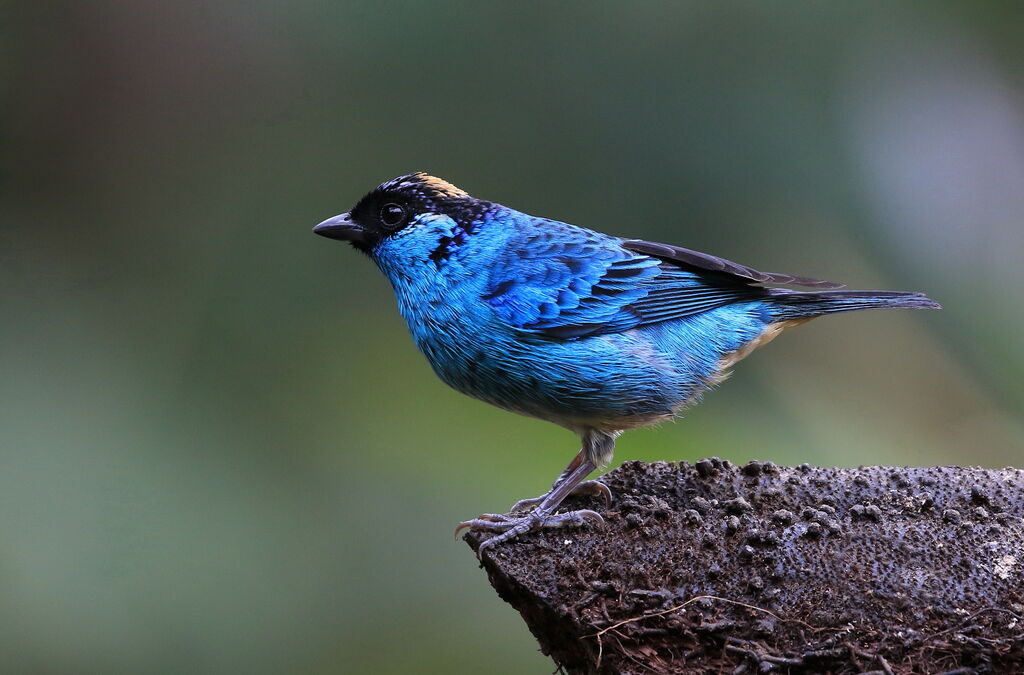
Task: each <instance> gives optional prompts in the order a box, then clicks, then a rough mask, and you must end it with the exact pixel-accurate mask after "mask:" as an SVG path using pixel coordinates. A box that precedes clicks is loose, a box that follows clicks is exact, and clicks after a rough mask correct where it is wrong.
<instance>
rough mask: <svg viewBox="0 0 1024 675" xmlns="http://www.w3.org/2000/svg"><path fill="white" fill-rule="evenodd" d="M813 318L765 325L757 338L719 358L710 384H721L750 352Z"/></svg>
mask: <svg viewBox="0 0 1024 675" xmlns="http://www.w3.org/2000/svg"><path fill="white" fill-rule="evenodd" d="M813 318H815V317H813V316H812V317H810V318H807V319H789V320H788V321H776V322H775V323H770V324H768V325H767V326H766V327H765V329H764V332H762V333H761V334H760V335H758V336H757V337H756V338H754V339H753V340H751V341H750V342H748V343H747V344H745V345H743V346H742V347H740V348H739V349H737V350H736V351H734V352H729V353H728V354H726V355H725V356H723V357H722V358H721V359H719V360H718V371H717V372H716V373H715V374H714V375H713V376H712V377H711V378H710V380H709V382H708V386H711V387H713V386H715V385H717V384H721V383H722V382H723V381H724V380H725V378H727V377H729V372H728V371H729V369H730V368H732V367H733V366H735V365H736V364H737V363H739V362H740V361H742V360H743V359H745V358H747V357H748V356H750V352H752V351H754V350H755V349H757V348H758V347H763V346H764V345H766V344H768V343H769V342H771V341H772V340H774V339H775V338H777V337H778V336H779V335H781V334H782V332H783V331H787V330H789V329H790V328H793V327H795V326H799V325H800V324H802V323H807V322H808V321H810V320H811V319H813Z"/></svg>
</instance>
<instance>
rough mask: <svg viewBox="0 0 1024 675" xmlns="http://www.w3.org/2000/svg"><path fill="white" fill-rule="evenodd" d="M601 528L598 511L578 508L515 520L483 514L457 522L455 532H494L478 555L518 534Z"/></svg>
mask: <svg viewBox="0 0 1024 675" xmlns="http://www.w3.org/2000/svg"><path fill="white" fill-rule="evenodd" d="M588 522H589V523H592V524H596V525H600V526H602V527H603V526H604V518H602V517H601V514H600V513H598V512H597V511H591V510H589V509H581V510H579V511H567V512H565V513H557V514H546V513H538V512H537V511H534V512H532V513H530V514H528V515H525V516H522V517H519V518H515V517H510V516H502V515H498V514H493V513H485V514H483V515H481V516H480V517H479V518H474V519H472V520H467V521H465V522H462V523H459V526H458V527H457V528H456V529H455V531H456V533H458V532H460V531H461V530H463V529H469V530H483V531H486V532H497V534H496V535H495V536H493V537H491V538H490V539H488V540H486V541H484V542H482V543H481V544H480V546H479V547H478V548H477V555H478V556H479V555H480V554H481V553H482V552H483V551H484V550H486V549H489V548H492V547H494V546H497V545H498V544H501V543H502V542H506V541H508V540H510V539H515V538H516V537H518V536H519V535H521V534H526V533H527V532H533V531H534V530H540V529H545V528H556V527H580V526H582V525H586V524H587V523H588Z"/></svg>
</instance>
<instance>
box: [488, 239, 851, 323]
mask: <svg viewBox="0 0 1024 675" xmlns="http://www.w3.org/2000/svg"><path fill="white" fill-rule="evenodd" d="M524 230H526V231H524V232H522V234H521V236H519V237H516V238H515V239H514V240H513V241H512V242H510V243H509V244H508V246H507V247H506V249H505V250H504V251H503V253H502V255H501V257H500V258H499V260H498V261H497V264H496V265H494V267H493V268H492V269H491V273H490V279H489V281H488V285H487V289H486V292H485V293H484V296H483V299H484V301H485V302H487V303H488V304H489V305H490V306H491V307H492V309H493V310H494V311H495V313H496V314H497V315H498V316H499V317H500V318H501V319H502V320H503V321H505V322H506V323H508V324H509V325H511V326H514V327H516V328H518V329H520V330H523V331H527V332H532V333H537V334H541V335H545V336H547V337H551V338H555V339H562V340H571V339H576V338H580V337H585V336H590V335H602V334H606V333H617V332H621V331H624V330H629V329H630V328H637V327H639V326H644V325H649V324H654V323H660V322H663V321H670V320H672V319H680V318H683V317H686V316H691V315H693V314H699V313H701V312H706V311H709V310H711V309H714V308H716V307H721V306H723V305H727V304H731V303H735V302H742V301H750V300H756V299H759V298H764V297H766V296H767V295H768V293H769V289H766V288H762V287H761V286H757V285H755V284H759V283H775V284H792V285H800V286H809V287H813V288H838V287H839V286H840V285H841V284H834V283H832V282H828V281H820V280H817V279H808V278H805V277H796V276H792V275H788V274H769V273H766V272H759V271H757V270H755V269H752V268H750V267H746V266H745V265H740V264H738V263H734V262H731V261H729V260H725V259H723V258H718V257H715V256H712V255H708V254H705V253H700V252H698V251H691V250H689V249H685V248H680V247H677V246H669V245H667V244H658V243H654V242H649V241H641V240H637V239H630V240H622V239H617V238H615V237H609V236H607V235H603V234H599V233H597V232H593V231H590V230H584V229H582V228H577V227H574V226H572V225H567V224H565V223H558V222H555V221H545V220H539V219H538V220H534V221H532V222H531V223H530V224H529V225H528V226H527V227H526V228H524Z"/></svg>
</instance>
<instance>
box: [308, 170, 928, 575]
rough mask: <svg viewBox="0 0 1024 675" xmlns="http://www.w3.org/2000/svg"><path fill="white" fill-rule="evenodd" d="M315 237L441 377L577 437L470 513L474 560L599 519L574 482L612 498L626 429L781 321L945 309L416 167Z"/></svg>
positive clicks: (651, 418) (669, 406) (684, 400)
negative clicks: (528, 206)
mask: <svg viewBox="0 0 1024 675" xmlns="http://www.w3.org/2000/svg"><path fill="white" fill-rule="evenodd" d="M313 232H314V233H316V234H318V235H322V236H324V237H328V238H331V239H336V240H341V241H346V242H349V243H351V245H352V246H353V247H355V248H356V249H357V250H359V251H361V252H362V253H364V254H366V255H367V256H369V258H370V259H371V260H372V261H373V262H374V263H375V264H376V266H377V267H378V268H379V269H380V271H381V272H383V274H384V276H385V277H387V279H388V280H389V281H390V282H391V286H392V288H393V290H394V293H395V296H396V298H397V301H398V309H399V312H400V313H401V315H402V316H403V317H404V319H405V321H406V323H407V324H408V328H409V331H410V333H411V334H412V338H413V340H414V342H415V343H416V346H417V347H418V348H419V350H420V351H421V352H422V353H423V355H424V356H425V357H426V358H427V360H428V361H429V362H430V365H431V366H432V368H433V370H434V372H435V373H436V374H437V376H438V377H439V378H440V379H441V380H442V381H443V382H445V383H446V384H448V385H449V386H451V387H452V388H454V389H456V390H457V391H459V392H462V393H463V394H467V395H469V396H472V397H474V398H477V399H479V400H482V401H485V402H487V403H490V404H492V405H495V406H497V407H499V408H503V409H505V410H508V411H511V412H515V413H519V414H521V415H526V416H530V417H535V418H539V419H542V420H547V421H549V422H553V423H555V424H557V425H559V426H561V427H564V428H566V429H569V430H570V431H572V432H575V433H576V434H577V435H579V437H580V439H581V448H580V450H579V452H578V453H577V454H576V455H575V456H574V457H573V459H572V461H571V462H570V463H569V465H568V466H567V467H566V468H565V470H564V471H563V472H562V473H561V474H560V475H559V476H558V478H557V479H556V480H555V482H554V483H553V484H552V487H551V489H550V490H549V491H548V492H546V493H544V494H543V495H541V496H539V497H536V498H531V499H523V500H520V501H519V502H517V503H516V504H514V505H513V507H512V508H511V509H510V511H509V512H508V513H506V514H501V513H484V514H481V515H480V516H478V517H476V518H472V519H470V520H466V521H464V522H462V523H460V524H459V526H458V528H456V534H458V532H460V531H461V530H470V531H476V532H480V533H481V534H482V535H488V538H487V539H485V540H483V541H482V542H481V543H480V544H479V547H478V551H477V554H478V555H481V554H482V553H483V552H484V551H485V550H487V549H490V548H493V547H495V546H497V545H499V544H502V543H503V542H506V541H509V540H512V539H514V538H517V537H520V536H522V535H525V534H527V533H530V532H533V531H536V530H539V529H541V528H559V527H569V526H584V525H587V524H591V525H594V526H601V525H603V524H604V519H603V517H602V516H601V515H600V514H599V513H598V512H596V511H593V510H590V509H581V510H575V511H565V512H559V507H560V506H561V504H562V501H563V500H564V499H565V498H566V497H568V496H569V495H574V494H589V495H595V496H599V497H602V498H603V499H604V502H605V504H606V505H607V504H610V503H611V499H612V495H611V492H610V490H609V489H608V487H607V486H605V485H604V484H603V483H601V482H600V481H597V480H587V478H588V476H589V475H590V474H591V473H593V472H594V471H596V470H598V469H602V468H605V467H606V466H607V465H608V464H610V463H611V461H612V456H613V451H614V448H615V441H616V439H617V438H618V437H619V435H620V434H622V433H623V432H624V431H627V430H629V429H634V428H637V427H643V426H647V425H652V424H657V423H659V422H664V421H666V420H671V419H673V418H675V417H677V416H678V415H679V414H680V413H681V412H682V411H683V410H684V409H686V408H687V407H689V406H691V405H693V404H694V403H696V402H698V401H699V400H700V399H701V396H702V394H703V393H704V392H706V391H707V390H709V389H712V388H714V387H715V386H716V385H718V384H720V383H721V382H722V381H723V380H724V379H725V378H726V376H727V375H728V373H729V371H730V369H731V368H732V367H733V366H734V365H735V364H736V363H737V362H739V361H740V360H742V359H744V358H745V357H747V356H748V355H749V354H750V353H751V352H752V351H753V350H755V349H757V348H758V347H761V346H763V345H765V344H766V343H768V342H769V341H771V340H773V339H774V338H775V337H777V336H778V335H779V334H780V333H782V332H783V331H786V330H788V329H790V328H793V327H795V326H797V325H800V324H802V323H805V322H807V321H810V320H811V319H814V318H817V317H819V316H824V315H828V314H837V313H840V312H849V311H855V310H862V309H900V308H902V309H940V306H939V304H938V303H936V302H935V301H933V300H931V299H929V298H928V297H926V296H925V295H923V294H921V293H909V292H896V291H856V290H845V289H844V290H840V289H842V288H843V286H844V285H843V284H838V283H834V282H830V281H823V280H820V279H813V278H809V277H802V276H795V275H791V274H776V273H770V272H760V271H758V270H756V269H754V268H752V267H748V266H746V265H742V264H740V263H736V262H732V261H730V260H726V259H725V258H720V257H718V256H714V255H710V254H707V253H701V252H699V251H694V250H691V249H687V248H682V247H680V246H673V245H670V244H664V243H659V242H654V241H647V240H643V239H627V238H620V237H616V236H612V235H608V234H603V233H601V232H598V231H595V230H591V229H587V228H585V227H580V226H577V225H573V224H570V223H565V222H560V221H557V220H551V219H548V218H541V217H536V216H531V215H528V214H526V213H523V212H521V211H517V210H515V209H512V208H509V207H506V206H502V205H501V204H498V203H495V202H490V201H486V200H483V199H476V198H474V197H472V196H471V195H470V194H469V193H467V192H466V191H464V190H462V189H460V188H458V187H456V186H454V185H452V184H451V183H449V182H447V181H445V180H443V179H440V178H437V177H434V176H431V175H428V174H426V173H422V172H416V173H410V174H407V175H404V176H399V177H398V178H395V179H393V180H390V181H387V182H384V183H382V184H380V185H379V186H377V187H376V188H375V189H373V190H372V191H370V192H369V193H368V194H366V195H365V196H364V197H362V198H361V199H360V200H359V201H358V202H357V203H356V204H355V206H354V207H353V208H352V209H351V210H350V211H348V212H347V213H342V214H340V215H337V216H334V217H332V218H329V219H327V220H325V221H323V222H321V223H320V224H318V225H316V226H315V227H314V228H313ZM785 286H793V287H798V288H800V289H802V290H796V289H793V288H784V287H785Z"/></svg>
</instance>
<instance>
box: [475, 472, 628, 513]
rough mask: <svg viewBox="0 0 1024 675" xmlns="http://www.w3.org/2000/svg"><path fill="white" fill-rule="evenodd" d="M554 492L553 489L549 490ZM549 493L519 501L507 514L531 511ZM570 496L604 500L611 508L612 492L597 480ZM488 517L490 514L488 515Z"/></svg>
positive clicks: (577, 488)
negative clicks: (586, 496)
mask: <svg viewBox="0 0 1024 675" xmlns="http://www.w3.org/2000/svg"><path fill="white" fill-rule="evenodd" d="M551 489H552V490H554V488H551ZM549 494H551V492H545V493H544V494H542V495H541V496H540V497H532V498H530V499H520V500H519V501H518V502H516V503H515V504H513V505H512V508H511V509H509V513H515V512H516V511H526V510H528V509H532V508H533V507H535V506H537V504H540V503H541V502H543V501H544V498H545V497H547V496H548V495H549ZM569 494H570V495H576V496H584V495H589V496H591V497H601V498H602V499H604V505H605V506H611V504H612V491H611V490H609V489H608V486H607V485H605V484H604V483H602V482H601V481H599V480H587V481H583V482H582V483H580V484H579V485H577V486H576V487H574V488H573V490H572V492H570V493H569ZM488 515H490V514H488Z"/></svg>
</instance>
